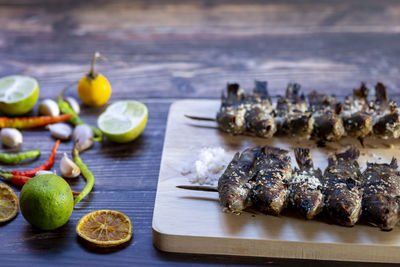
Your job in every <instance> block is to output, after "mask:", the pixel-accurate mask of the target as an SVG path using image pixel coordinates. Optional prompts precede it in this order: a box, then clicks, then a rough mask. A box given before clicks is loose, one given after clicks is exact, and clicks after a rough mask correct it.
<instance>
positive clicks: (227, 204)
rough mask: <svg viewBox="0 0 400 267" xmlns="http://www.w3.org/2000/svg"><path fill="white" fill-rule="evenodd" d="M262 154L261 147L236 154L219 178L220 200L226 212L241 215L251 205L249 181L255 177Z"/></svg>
mask: <svg viewBox="0 0 400 267" xmlns="http://www.w3.org/2000/svg"><path fill="white" fill-rule="evenodd" d="M260 153H261V150H260V148H259V147H256V148H249V149H246V150H245V151H243V152H242V153H236V154H235V156H234V157H233V159H232V161H231V162H230V163H229V165H228V166H227V168H226V169H225V171H224V173H223V174H222V175H221V177H220V178H219V180H218V192H219V200H220V204H221V206H222V207H224V209H225V210H227V211H231V212H233V213H240V212H241V211H242V210H243V209H245V208H246V207H248V206H250V205H251V201H250V199H249V192H250V185H249V180H250V179H251V178H252V176H253V166H254V163H255V160H256V158H257V157H258V155H259V154H260Z"/></svg>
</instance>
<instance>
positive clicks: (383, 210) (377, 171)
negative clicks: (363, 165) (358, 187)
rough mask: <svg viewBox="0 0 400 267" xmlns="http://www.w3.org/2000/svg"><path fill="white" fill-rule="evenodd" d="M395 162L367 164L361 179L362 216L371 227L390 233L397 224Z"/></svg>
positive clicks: (399, 185)
mask: <svg viewBox="0 0 400 267" xmlns="http://www.w3.org/2000/svg"><path fill="white" fill-rule="evenodd" d="M397 167H398V166H397V160H396V159H395V158H393V159H392V161H391V162H390V164H378V163H367V169H366V170H365V171H364V173H363V175H362V177H363V189H364V190H363V197H362V207H363V211H362V212H363V215H364V217H365V218H366V219H367V221H368V222H370V223H371V224H373V225H376V226H378V227H379V228H381V229H382V230H386V231H390V230H392V229H393V227H394V226H395V225H396V224H397V223H398V222H399V220H400V217H399V216H400V215H399V208H400V175H399V172H398V171H397Z"/></svg>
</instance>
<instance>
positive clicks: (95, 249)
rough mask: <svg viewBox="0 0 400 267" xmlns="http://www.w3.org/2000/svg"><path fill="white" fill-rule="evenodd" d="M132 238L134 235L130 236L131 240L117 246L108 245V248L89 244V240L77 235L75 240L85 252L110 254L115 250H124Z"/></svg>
mask: <svg viewBox="0 0 400 267" xmlns="http://www.w3.org/2000/svg"><path fill="white" fill-rule="evenodd" d="M132 240H134V236H132V238H131V240H129V241H128V242H126V243H124V244H121V245H119V246H116V247H110V248H101V247H97V246H95V245H92V244H90V243H89V242H87V241H86V240H84V239H83V238H80V237H79V236H77V237H76V241H77V243H78V244H79V246H80V247H81V248H83V249H84V250H86V251H87V252H90V253H94V254H111V253H115V252H118V251H121V250H124V249H126V248H127V247H129V246H130V245H131V243H132Z"/></svg>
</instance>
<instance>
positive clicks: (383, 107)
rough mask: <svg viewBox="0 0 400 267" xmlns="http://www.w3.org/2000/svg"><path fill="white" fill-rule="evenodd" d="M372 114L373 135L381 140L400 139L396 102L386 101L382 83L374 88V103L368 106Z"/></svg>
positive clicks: (384, 88) (385, 91) (399, 118)
mask: <svg viewBox="0 0 400 267" xmlns="http://www.w3.org/2000/svg"><path fill="white" fill-rule="evenodd" d="M370 106H371V109H372V110H373V112H374V126H373V133H374V134H375V135H376V136H378V137H381V138H383V139H387V138H399V137H400V114H399V111H398V109H397V104H396V102H394V101H392V100H389V99H388V93H387V88H386V86H384V85H383V84H382V83H377V85H376V86H375V101H374V102H372V103H371V104H370Z"/></svg>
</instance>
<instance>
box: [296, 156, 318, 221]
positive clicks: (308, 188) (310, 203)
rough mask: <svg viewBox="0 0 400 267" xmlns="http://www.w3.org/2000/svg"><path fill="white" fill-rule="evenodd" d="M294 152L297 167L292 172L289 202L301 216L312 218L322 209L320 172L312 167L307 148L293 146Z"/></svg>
mask: <svg viewBox="0 0 400 267" xmlns="http://www.w3.org/2000/svg"><path fill="white" fill-rule="evenodd" d="M294 154H295V157H296V161H297V164H298V165H299V169H297V168H295V170H294V172H293V174H292V180H291V182H290V202H291V204H292V206H293V207H294V208H295V209H296V211H298V212H299V213H300V214H301V215H302V216H304V217H305V218H306V219H312V218H314V217H315V215H317V214H318V213H319V212H320V211H322V207H323V204H324V195H323V193H322V188H323V186H322V182H321V181H322V172H321V170H320V169H314V164H313V161H312V159H311V155H310V150H309V149H307V148H295V150H294Z"/></svg>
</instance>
